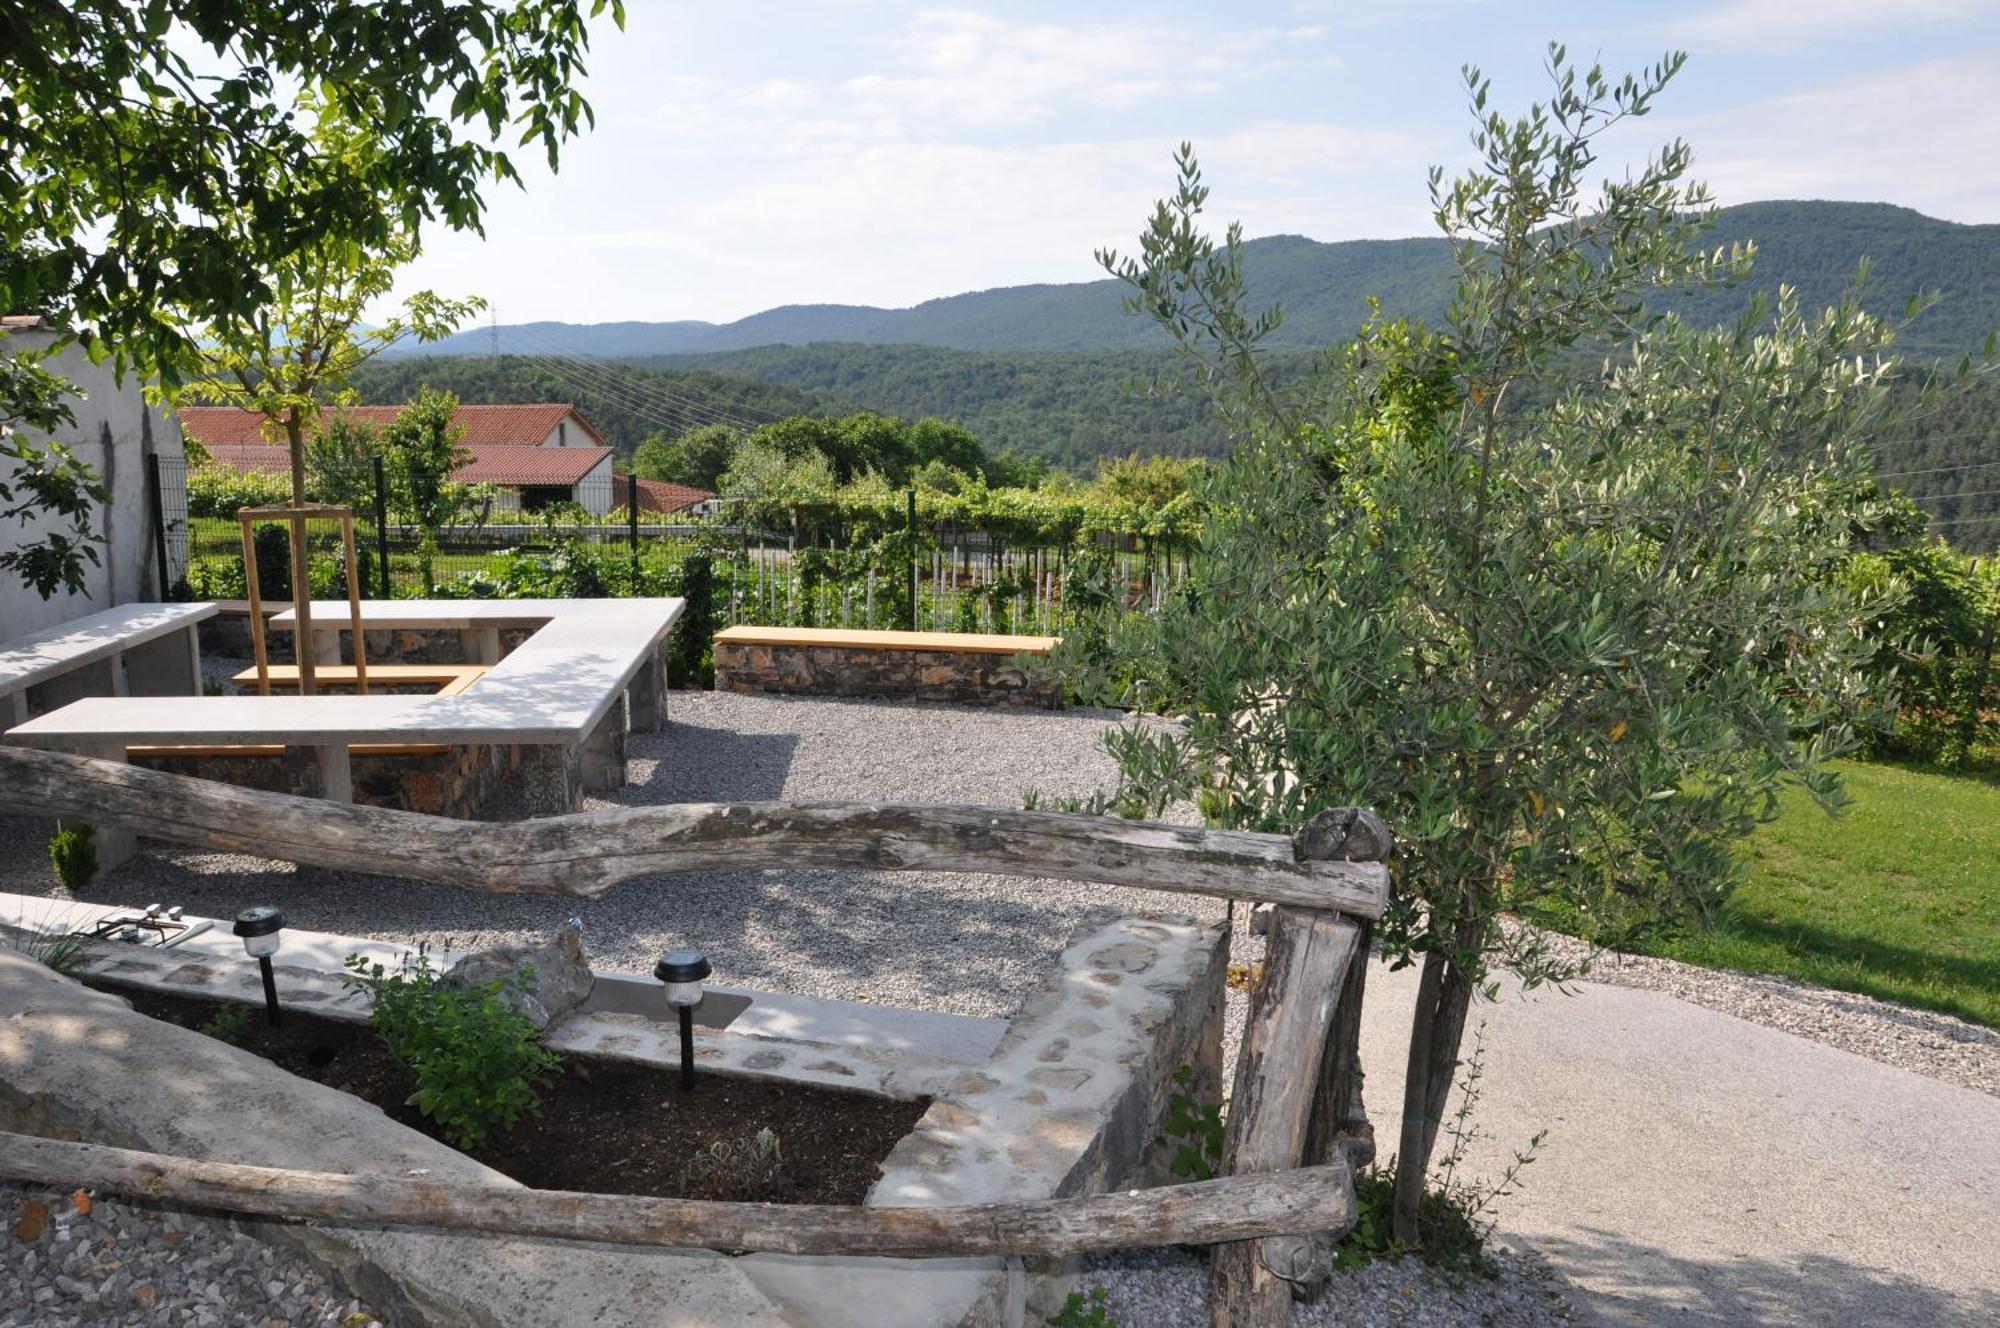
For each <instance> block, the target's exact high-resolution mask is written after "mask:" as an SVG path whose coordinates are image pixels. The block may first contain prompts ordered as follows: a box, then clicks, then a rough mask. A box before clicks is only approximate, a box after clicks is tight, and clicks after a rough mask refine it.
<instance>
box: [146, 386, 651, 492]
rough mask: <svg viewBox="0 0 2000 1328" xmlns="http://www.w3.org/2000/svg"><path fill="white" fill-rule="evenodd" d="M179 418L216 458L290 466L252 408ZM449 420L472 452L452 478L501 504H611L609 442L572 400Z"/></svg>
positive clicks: (232, 463)
mask: <svg viewBox="0 0 2000 1328" xmlns="http://www.w3.org/2000/svg"><path fill="white" fill-rule="evenodd" d="M401 410H402V407H401V406H350V407H348V408H347V410H346V412H345V413H346V415H347V417H348V418H349V419H350V420H353V421H355V422H356V423H359V424H364V425H369V426H372V427H374V428H377V429H380V428H383V427H384V426H386V425H388V424H390V423H392V422H393V421H394V420H395V418H396V415H397V414H398V412H400V411H401ZM179 417H180V423H181V430H182V432H184V433H185V434H186V435H187V436H188V437H190V438H195V439H199V440H200V442H201V444H202V446H203V447H204V448H205V449H207V451H208V454H209V456H210V457H211V458H212V459H213V460H214V461H215V463H216V464H217V465H221V466H228V467H230V468H231V469H234V470H250V471H264V472H268V473H270V474H277V475H282V474H284V473H285V472H286V471H287V470H288V469H289V468H290V461H289V459H288V458H287V455H286V452H285V448H284V445H283V444H282V443H273V442H270V441H268V440H267V439H266V438H265V437H264V432H263V417H262V416H260V415H258V414H256V413H255V412H253V411H247V410H238V409H237V408H235V407H234V406H190V407H186V408H184V409H182V410H181V411H180V412H179ZM452 421H453V423H455V424H457V425H458V426H459V427H460V428H462V429H463V430H464V431H465V434H464V437H463V439H462V440H461V446H463V447H464V448H465V449H466V450H467V451H468V452H471V453H472V460H471V461H470V462H468V463H467V464H465V465H464V466H461V467H459V468H458V469H457V470H456V471H454V472H452V479H453V480H455V481H457V482H458V483H460V484H490V485H492V486H493V487H494V489H495V490H496V491H497V493H498V495H499V499H498V502H497V503H496V506H497V507H498V508H499V509H500V510H502V511H507V510H518V511H526V512H534V511H539V510H540V509H542V508H544V507H547V506H549V505H551V504H552V503H558V502H573V503H577V504H579V505H581V506H582V507H583V508H584V509H585V510H586V511H589V512H592V513H595V514H599V515H601V514H603V513H605V512H608V511H610V510H611V504H612V476H611V456H612V452H611V449H610V448H609V447H607V446H605V442H604V435H603V434H601V433H599V432H598V431H597V426H596V425H594V424H592V423H591V422H590V421H589V420H588V419H586V418H585V417H584V415H583V412H581V411H579V410H578V409H577V408H576V407H575V406H574V405H571V404H570V403H568V402H539V403H535V404H531V405H505V406H482V405H465V404H461V405H460V406H459V408H458V410H457V412H456V413H455V414H454V415H453V416H452Z"/></svg>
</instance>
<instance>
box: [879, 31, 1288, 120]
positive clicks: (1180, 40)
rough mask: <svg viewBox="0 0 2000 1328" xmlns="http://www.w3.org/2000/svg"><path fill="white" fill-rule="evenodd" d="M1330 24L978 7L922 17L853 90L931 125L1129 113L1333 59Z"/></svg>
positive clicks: (886, 108) (887, 108)
mask: <svg viewBox="0 0 2000 1328" xmlns="http://www.w3.org/2000/svg"><path fill="white" fill-rule="evenodd" d="M1325 36H1326V29H1324V28H1320V27H1298V28H1292V29H1289V30H1288V29H1280V28H1273V27H1263V28H1254V29H1249V30H1246V31H1234V30H1229V29H1223V30H1220V31H1213V30H1195V29H1186V28H1171V27H1166V26H1163V25H1160V24H1153V23H1146V24H1141V23H1074V24H1066V23H1017V22H1010V21H1008V20H1006V19H1003V18H999V17H996V16H994V15H991V14H985V13H977V12H972V11H968V10H931V11H926V12H923V13H920V14H918V15H916V17H915V18H914V20H913V21H912V23H911V25H910V28H909V29H908V30H907V31H906V32H904V33H903V34H902V35H901V36H900V37H898V38H897V39H896V40H895V41H894V42H893V43H892V50H893V52H894V54H895V55H896V57H897V59H896V61H895V63H894V65H893V67H892V68H890V69H889V70H886V71H874V72H869V73H866V74H860V75H857V76H855V77H853V78H850V79H848V80H847V82H846V84H845V87H846V90H847V91H848V92H849V93H851V94H852V95H853V96H854V97H855V98H856V99H857V100H858V101H859V103H860V104H861V106H862V108H863V109H868V110H874V111H876V112H885V113H891V114H903V115H909V116H912V117H915V122H916V123H918V124H923V125H937V124H940V123H947V124H948V123H958V124H966V125H980V126H1003V125H1004V126H1011V127H1019V126H1022V125H1027V124H1036V123H1042V122H1046V121H1048V120H1050V119H1052V118H1054V117H1056V116H1057V115H1058V114H1060V113H1062V112H1064V111H1066V110H1073V109H1079V108H1080V109H1085V110H1122V109H1126V108H1129V107H1132V106H1136V105H1140V104H1142V103H1145V102H1150V101H1155V100H1159V99H1161V98H1165V97H1168V96H1185V95H1187V94H1189V93H1202V92H1212V91H1216V90H1218V89H1219V88H1221V87H1222V86H1223V84H1224V81H1225V80H1228V79H1233V78H1240V77H1242V76H1244V75H1245V74H1248V73H1253V72H1254V71H1255V70H1256V69H1257V68H1259V67H1263V66H1268V65H1271V64H1273V63H1277V62H1292V61H1298V60H1307V59H1319V60H1323V59H1325V58H1327V57H1326V56H1325V54H1324V53H1323V52H1320V51H1317V50H1315V49H1311V48H1315V47H1317V46H1318V44H1319V43H1320V42H1321V41H1322V40H1323V39H1324V37H1325Z"/></svg>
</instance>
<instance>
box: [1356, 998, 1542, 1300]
mask: <svg viewBox="0 0 2000 1328" xmlns="http://www.w3.org/2000/svg"><path fill="white" fill-rule="evenodd" d="M1485 1064H1486V1025H1485V1024H1483V1023H1482V1024H1481V1025H1480V1026H1479V1027H1478V1029H1477V1030H1475V1031H1474V1033H1473V1035H1472V1054H1471V1056H1470V1057H1469V1058H1467V1060H1466V1062H1465V1076H1464V1078H1462V1079H1461V1080H1460V1081H1459V1099H1458V1109H1457V1110H1456V1111H1454V1112H1453V1113H1452V1116H1451V1119H1450V1120H1449V1121H1447V1122H1446V1123H1445V1126H1444V1132H1445V1134H1446V1135H1447V1136H1448V1137H1449V1138H1450V1140H1451V1144H1450V1146H1449V1147H1448V1148H1447V1149H1446V1150H1445V1153H1444V1156H1443V1157H1441V1158H1439V1159H1438V1161H1437V1164H1436V1166H1435V1167H1434V1168H1433V1170H1432V1175H1431V1183H1430V1184H1429V1185H1428V1186H1427V1187H1426V1188H1425V1190H1424V1198H1423V1204H1422V1206H1421V1207H1420V1208H1419V1209H1418V1213H1417V1233H1418V1237H1419V1239H1418V1243H1417V1245H1416V1246H1415V1247H1414V1248H1411V1247H1409V1246H1406V1245H1404V1244H1403V1242H1401V1241H1399V1240H1397V1239H1396V1237H1395V1235H1394V1232H1393V1230H1392V1220H1391V1213H1392V1211H1393V1209H1394V1205H1395V1190H1396V1179H1395V1178H1396V1161H1395V1159H1394V1158H1391V1159H1389V1161H1388V1162H1387V1163H1386V1164H1384V1165H1383V1166H1379V1167H1370V1168H1369V1169H1368V1170H1366V1171H1364V1172H1362V1173H1361V1174H1360V1175H1359V1176H1356V1177H1355V1178H1354V1198H1355V1203H1356V1205H1357V1207H1358V1209H1359V1216H1358V1218H1357V1220H1356V1221H1355V1224H1354V1229H1353V1230H1352V1231H1350V1232H1348V1233H1347V1235H1346V1237H1345V1238H1343V1239H1342V1240H1341V1242H1340V1245H1339V1246H1338V1248H1336V1249H1335V1251H1334V1264H1335V1266H1336V1267H1339V1268H1358V1267H1360V1266H1361V1265H1362V1264H1364V1263H1367V1262H1369V1261H1370V1260H1373V1259H1397V1258H1401V1257H1402V1256H1404V1255H1406V1254H1417V1255H1419V1256H1421V1257H1422V1258H1423V1260H1424V1262H1425V1263H1428V1264H1431V1265H1433V1266H1435V1267H1437V1268H1441V1269H1443V1270H1444V1271H1446V1272H1448V1273H1476V1274H1478V1275H1479V1276H1481V1277H1490V1276H1492V1274H1493V1266H1492V1264H1491V1262H1489V1261H1488V1259H1487V1258H1486V1240H1487V1237H1489V1236H1491V1235H1492V1234H1493V1210H1494V1208H1495V1206H1496V1205H1498V1203H1499V1202H1500V1200H1502V1199H1505V1198H1507V1197H1508V1196H1510V1195H1513V1194H1517V1193H1519V1192H1520V1189H1521V1173H1522V1171H1523V1170H1525V1169H1526V1168H1527V1167H1528V1166H1530V1165H1531V1164H1532V1163H1533V1162H1534V1160H1535V1154H1536V1152H1537V1151H1538V1150H1539V1149H1540V1148H1541V1146H1542V1140H1543V1139H1545V1138H1546V1137H1547V1136H1548V1131H1546V1130H1544V1131H1542V1132H1540V1133H1538V1134H1536V1135H1535V1137H1534V1138H1532V1139H1530V1140H1529V1141H1528V1146H1527V1147H1526V1148H1524V1149H1522V1150H1521V1151H1519V1152H1517V1153H1515V1154H1514V1159H1513V1161H1512V1162H1510V1163H1509V1164H1508V1165H1507V1168H1506V1170H1505V1171H1503V1172H1501V1173H1500V1178H1499V1179H1498V1180H1497V1181H1494V1182H1492V1183H1491V1184H1488V1185H1479V1184H1477V1183H1474V1182H1472V1181H1468V1180H1466V1179H1465V1177H1464V1176H1463V1175H1462V1174H1461V1170H1460V1169H1461V1167H1462V1166H1463V1165H1464V1162H1465V1154H1466V1151H1467V1149H1469V1148H1470V1147H1471V1146H1472V1142H1473V1141H1474V1140H1475V1139H1478V1138H1481V1137H1482V1134H1481V1131H1480V1130H1479V1127H1478V1126H1476V1125H1475V1124H1473V1121H1472V1113H1473V1109H1474V1108H1475V1107H1477V1106H1478V1105H1479V1097H1480V1088H1479V1082H1480V1080H1481V1078H1483V1077H1484V1075H1485Z"/></svg>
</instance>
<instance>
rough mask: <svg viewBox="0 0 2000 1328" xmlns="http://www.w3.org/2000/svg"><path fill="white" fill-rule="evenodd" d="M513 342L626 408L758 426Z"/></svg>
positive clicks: (654, 385)
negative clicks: (617, 398)
mask: <svg viewBox="0 0 2000 1328" xmlns="http://www.w3.org/2000/svg"><path fill="white" fill-rule="evenodd" d="M514 339H515V340H516V341H518V342H525V343H527V345H528V348H529V353H528V354H527V355H526V356H524V358H527V359H531V360H536V361H539V362H543V363H544V364H545V366H546V367H549V368H551V369H554V370H558V371H561V372H563V373H564V374H565V376H566V377H568V378H569V379H570V380H571V381H572V382H579V381H580V382H582V383H584V384H587V385H590V386H592V387H594V388H595V389H596V390H598V391H600V392H604V393H606V394H610V395H614V396H619V395H622V397H623V399H624V404H626V405H627V406H630V405H632V404H633V403H634V402H635V401H636V402H639V403H644V404H646V405H648V406H651V407H653V408H656V409H668V410H671V411H673V412H675V413H676V414H678V415H681V416H692V417H693V418H694V419H695V420H696V421H697V422H699V423H704V424H727V425H731V426H734V427H736V428H739V429H746V430H748V429H755V428H756V427H757V426H758V424H759V423H761V422H762V421H757V420H752V419H749V418H746V417H744V416H742V415H739V414H738V413H736V412H735V411H734V410H732V409H730V408H728V407H725V406H721V405H716V404H713V403H710V402H704V401H700V400H698V399H696V398H693V397H688V396H683V395H682V394H680V393H678V392H676V391H674V390H672V389H670V388H667V387H664V386H662V385H661V384H659V383H658V382H657V381H654V380H652V379H650V378H646V379H640V378H626V377H621V376H620V375H618V374H616V373H614V372H612V371H611V370H609V369H608V368H606V367H605V366H603V365H600V364H595V363H592V362H588V361H583V360H578V359H576V358H575V357H573V356H568V355H564V354H562V353H561V352H560V351H559V350H557V349H556V348H555V347H553V346H551V345H549V344H548V343H546V342H542V341H539V340H537V339H535V338H532V337H524V336H521V335H520V334H519V332H515V333H514ZM655 422H659V421H655Z"/></svg>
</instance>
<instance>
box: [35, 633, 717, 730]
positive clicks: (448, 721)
mask: <svg viewBox="0 0 2000 1328" xmlns="http://www.w3.org/2000/svg"><path fill="white" fill-rule="evenodd" d="M391 603H393V604H396V605H401V604H409V605H411V606H412V609H411V610H409V611H407V613H408V616H406V617H405V618H403V619H402V620H401V621H402V622H403V623H404V624H405V625H414V624H415V623H416V622H421V621H424V620H425V617H426V615H428V616H429V617H430V618H433V619H437V618H445V617H447V616H448V615H449V614H451V613H452V612H453V611H455V610H456V609H458V607H459V606H458V605H456V604H451V603H450V602H447V601H422V600H415V601H393V602H391ZM685 603H686V602H685V601H684V600H680V599H606V600H515V601H511V602H510V604H509V605H508V606H506V607H505V608H504V610H503V612H502V614H501V615H497V616H500V617H506V616H508V615H511V617H513V618H515V619H518V620H520V621H522V622H524V623H527V624H533V623H536V622H542V623H544V624H545V625H544V626H543V627H542V628H541V630H540V631H538V632H536V633H535V634H534V635H533V636H531V637H529V638H528V639H527V640H526V641H524V642H522V643H521V645H520V647H519V648H518V649H516V650H515V651H514V653H512V654H511V655H508V656H507V657H506V658H505V659H503V660H501V661H500V662H499V663H498V664H496V665H494V666H493V667H492V668H491V669H489V670H487V673H486V676H485V677H483V678H481V679H480V680H479V682H478V684H477V685H476V686H474V687H472V688H469V689H468V690H466V691H463V692H460V693H458V694H457V695H455V696H204V697H190V698H188V699H187V700H186V701H185V702H184V703H182V704H179V705H175V706H172V707H164V706H161V705H160V704H159V703H158V701H157V699H147V698H142V697H91V698H87V699H85V700H81V701H76V702H74V703H72V704H70V705H67V706H64V707H63V708H61V709H60V710H54V711H51V712H49V713H48V714H46V715H43V716H41V717H39V718H37V719H32V720H29V721H28V722H27V723H25V724H22V725H20V726H19V727H17V728H15V729H12V730H11V731H9V732H8V734H7V740H8V741H10V742H15V743H19V744H21V745H24V746H30V747H69V746H73V745H76V744H78V743H85V744H90V745H93V746H95V745H103V746H109V745H112V744H114V743H120V744H130V743H135V742H136V743H143V744H154V743H196V744H223V743H274V742H275V743H285V744H288V745H296V746H345V745H347V744H350V743H357V742H363V743H365V742H442V743H452V744H460V745H464V744H474V743H530V744H532V743H561V744H574V743H579V742H581V741H583V739H584V737H585V736H586V735H588V734H589V733H590V731H591V730H592V729H593V728H595V727H596V725H597V723H598V721H599V720H601V719H602V718H603V717H604V716H605V714H606V713H607V712H608V711H609V710H610V709H611V707H612V705H613V704H615V703H616V702H617V700H618V697H619V696H620V695H621V694H622V693H623V691H624V690H625V687H626V686H627V684H629V683H630V682H631V680H632V677H633V675H634V674H636V673H637V672H638V671H639V666H640V665H641V664H642V663H643V662H644V661H645V659H646V656H647V655H648V654H649V653H650V652H652V651H654V650H656V649H657V648H658V647H659V644H660V642H661V640H662V639H663V638H665V637H666V635H667V633H668V632H670V631H671V630H672V629H673V626H674V623H675V622H676V621H678V620H679V618H680V616H681V612H682V610H683V608H684V607H685ZM207 607H208V608H209V609H210V611H211V612H212V611H213V606H212V605H211V606H207ZM333 607H334V606H333V605H332V604H331V603H329V605H328V611H329V612H332V610H333ZM385 607H387V606H386V605H385ZM317 611H318V610H317V606H315V612H317ZM340 611H341V612H342V613H343V614H344V613H345V611H346V610H345V606H344V605H342V606H340ZM366 620H367V619H366V615H365V614H364V621H366ZM492 621H493V620H492V619H488V620H486V621H485V623H484V624H480V625H491V623H492ZM337 625H338V624H329V626H337ZM385 625H386V624H385ZM448 625H456V624H448ZM315 626H317V624H315Z"/></svg>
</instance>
